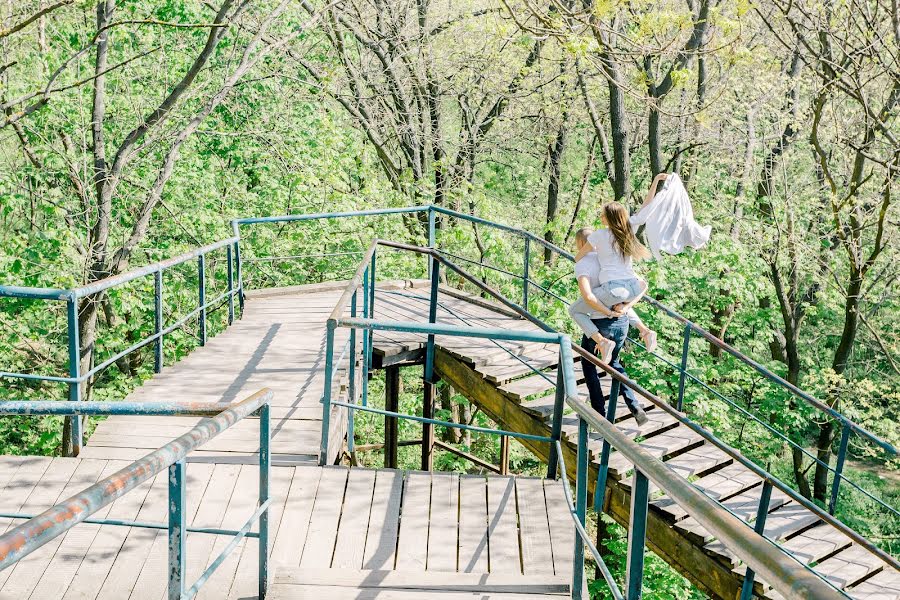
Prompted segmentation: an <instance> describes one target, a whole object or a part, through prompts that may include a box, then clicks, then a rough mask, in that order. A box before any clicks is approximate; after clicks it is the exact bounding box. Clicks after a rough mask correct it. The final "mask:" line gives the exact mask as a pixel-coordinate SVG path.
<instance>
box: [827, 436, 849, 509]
mask: <svg viewBox="0 0 900 600" xmlns="http://www.w3.org/2000/svg"><path fill="white" fill-rule="evenodd" d="M849 442H850V427H848V426H847V425H846V424H844V426H843V427H841V445H840V446H839V447H838V454H837V464H836V465H835V467H834V480H833V481H832V482H831V498H830V499H829V500H828V513H829V514H832V515H833V514H834V510H835V509H836V508H837V502H838V495H839V494H840V493H841V479H843V478H844V461H846V460H847V445H848V444H849Z"/></svg>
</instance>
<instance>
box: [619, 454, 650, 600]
mask: <svg viewBox="0 0 900 600" xmlns="http://www.w3.org/2000/svg"><path fill="white" fill-rule="evenodd" d="M649 500H650V480H649V479H647V476H646V475H644V474H643V473H641V472H640V471H638V470H637V469H635V470H634V476H633V478H632V482H631V523H630V524H629V526H628V564H627V566H626V567H625V598H626V600H640V598H641V594H642V591H641V589H642V586H643V582H644V552H645V550H644V547H645V546H646V544H647V510H648V502H649Z"/></svg>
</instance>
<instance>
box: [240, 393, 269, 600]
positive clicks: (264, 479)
mask: <svg viewBox="0 0 900 600" xmlns="http://www.w3.org/2000/svg"><path fill="white" fill-rule="evenodd" d="M271 441H272V414H271V408H270V406H269V404H268V403H266V404H263V405H262V406H261V407H260V409H259V507H258V508H257V510H259V511H260V512H259V559H258V562H259V564H258V566H257V577H258V579H259V599H260V600H265V597H266V593H267V591H268V589H269V505H270V504H271V499H270V494H269V480H270V478H271V472H272V452H271ZM245 535H246V532H245Z"/></svg>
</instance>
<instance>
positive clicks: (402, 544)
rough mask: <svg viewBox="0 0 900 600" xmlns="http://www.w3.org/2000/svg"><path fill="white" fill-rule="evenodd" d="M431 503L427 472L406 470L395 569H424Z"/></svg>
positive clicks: (429, 482)
mask: <svg viewBox="0 0 900 600" xmlns="http://www.w3.org/2000/svg"><path fill="white" fill-rule="evenodd" d="M430 504H431V473H421V472H417V471H413V472H409V473H407V474H406V477H405V481H404V482H403V509H402V512H401V513H400V536H399V541H398V543H397V566H396V568H397V570H402V571H409V570H414V571H424V570H425V567H426V562H427V559H428V512H429V506H430Z"/></svg>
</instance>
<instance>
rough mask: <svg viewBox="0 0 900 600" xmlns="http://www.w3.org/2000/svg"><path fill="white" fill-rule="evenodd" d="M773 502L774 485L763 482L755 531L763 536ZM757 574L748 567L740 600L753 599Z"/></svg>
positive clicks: (754, 526)
mask: <svg viewBox="0 0 900 600" xmlns="http://www.w3.org/2000/svg"><path fill="white" fill-rule="evenodd" d="M771 500H772V484H771V483H769V482H768V481H765V482H763V487H762V493H761V494H760V495H759V507H758V508H757V509H756V523H755V524H754V525H753V530H754V531H755V532H756V533H758V534H759V535H762V534H763V532H765V530H766V517H767V516H768V514H769V502H770V501H771ZM755 577H756V574H755V573H754V572H753V569H751V568H750V567H747V572H746V573H745V574H744V583H743V584H742V585H741V597H740V600H750V599H751V598H752V597H753V580H754V579H755Z"/></svg>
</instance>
